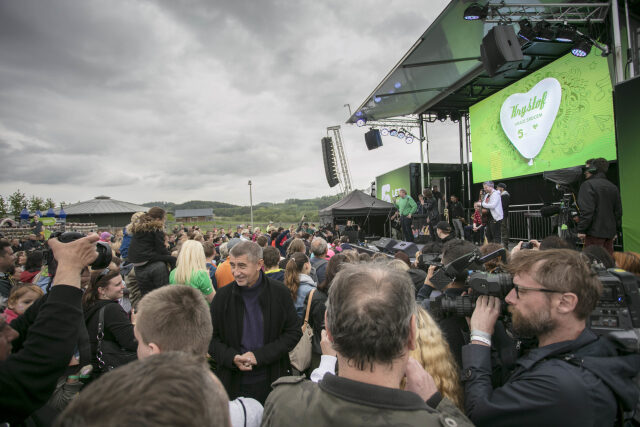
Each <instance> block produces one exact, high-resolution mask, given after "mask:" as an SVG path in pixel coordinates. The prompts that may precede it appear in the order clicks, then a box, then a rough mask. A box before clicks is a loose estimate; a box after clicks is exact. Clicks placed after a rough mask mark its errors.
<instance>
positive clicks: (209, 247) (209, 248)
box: [202, 242, 216, 258]
mask: <svg viewBox="0 0 640 427" xmlns="http://www.w3.org/2000/svg"><path fill="white" fill-rule="evenodd" d="M202 247H203V248H204V257H205V258H211V257H212V256H213V255H214V254H215V253H216V245H214V244H213V242H204V243H203V244H202Z"/></svg>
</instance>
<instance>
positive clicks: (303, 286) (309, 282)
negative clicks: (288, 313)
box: [293, 274, 316, 320]
mask: <svg viewBox="0 0 640 427" xmlns="http://www.w3.org/2000/svg"><path fill="white" fill-rule="evenodd" d="M315 288H316V284H315V283H314V281H313V279H312V278H311V276H308V275H306V274H301V275H300V286H298V295H297V297H296V302H295V303H294V304H293V305H294V306H295V308H296V313H297V314H298V317H299V318H301V319H303V320H304V315H305V313H306V311H307V306H306V305H305V303H304V300H305V299H307V295H309V292H311V291H312V290H313V289H315Z"/></svg>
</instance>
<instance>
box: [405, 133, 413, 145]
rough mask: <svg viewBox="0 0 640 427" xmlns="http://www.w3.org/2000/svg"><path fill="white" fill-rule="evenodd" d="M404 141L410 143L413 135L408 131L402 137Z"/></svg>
mask: <svg viewBox="0 0 640 427" xmlns="http://www.w3.org/2000/svg"><path fill="white" fill-rule="evenodd" d="M404 142H406V143H407V144H411V143H412V142H413V135H411V134H410V133H408V134H407V136H406V137H405V138H404Z"/></svg>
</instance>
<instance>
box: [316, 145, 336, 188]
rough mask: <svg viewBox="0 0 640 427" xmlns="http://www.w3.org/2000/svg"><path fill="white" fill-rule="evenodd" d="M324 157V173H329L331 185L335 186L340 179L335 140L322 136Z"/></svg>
mask: <svg viewBox="0 0 640 427" xmlns="http://www.w3.org/2000/svg"><path fill="white" fill-rule="evenodd" d="M320 143H321V144H322V159H323V160H324V173H325V174H326V175H327V183H328V184H329V187H335V186H336V185H338V183H339V182H340V180H339V179H338V170H337V166H336V154H335V152H334V150H333V140H332V139H331V138H329V137H325V138H322V140H321V141H320Z"/></svg>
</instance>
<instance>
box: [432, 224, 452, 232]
mask: <svg viewBox="0 0 640 427" xmlns="http://www.w3.org/2000/svg"><path fill="white" fill-rule="evenodd" d="M436 228H437V229H439V230H442V231H446V232H447V233H450V232H451V226H450V225H449V223H448V222H447V221H440V222H439V223H438V225H436Z"/></svg>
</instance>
